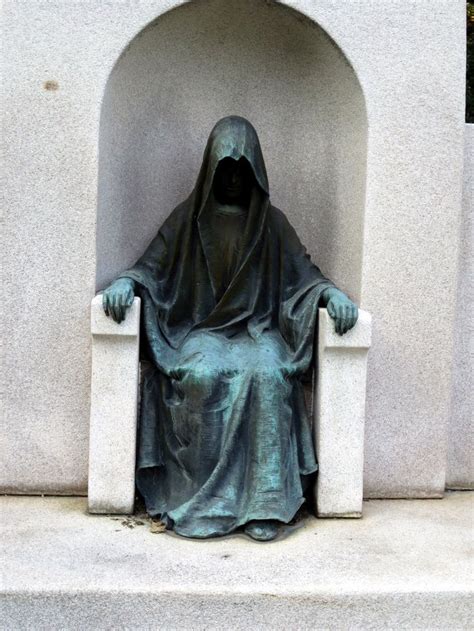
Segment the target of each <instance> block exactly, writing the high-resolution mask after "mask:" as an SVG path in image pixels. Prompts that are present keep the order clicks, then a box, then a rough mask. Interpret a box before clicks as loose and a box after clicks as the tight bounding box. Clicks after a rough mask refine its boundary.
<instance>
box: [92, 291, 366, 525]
mask: <svg viewBox="0 0 474 631" xmlns="http://www.w3.org/2000/svg"><path fill="white" fill-rule="evenodd" d="M91 331H92V385H91V427H90V454H89V493H88V495H89V512H91V513H117V514H128V513H132V512H133V504H134V497H135V458H136V433H137V411H138V396H139V395H138V383H139V355H138V352H139V335H140V299H139V298H135V300H134V303H133V306H132V308H131V309H130V310H129V312H128V314H127V318H126V320H125V321H124V322H122V323H121V324H116V323H115V322H114V321H113V320H112V319H111V318H108V317H106V315H105V314H104V312H103V309H102V297H101V296H96V297H95V298H94V299H93V300H92V313H91ZM370 337H371V318H370V315H369V314H368V313H366V312H365V311H360V312H359V320H358V322H357V324H356V326H355V327H354V329H352V331H349V333H346V335H344V336H343V337H341V336H339V335H337V334H336V333H335V332H334V325H333V323H332V321H331V319H330V317H329V316H328V314H327V311H326V309H320V310H319V333H318V341H317V350H318V369H317V374H316V397H315V402H316V405H315V422H314V427H315V445H316V451H317V455H318V462H319V474H318V478H317V484H316V488H315V493H316V507H317V514H318V516H320V517H360V516H361V514H362V488H363V484H362V482H363V480H362V471H363V458H364V417H365V385H366V365H367V351H368V349H369V346H370Z"/></svg>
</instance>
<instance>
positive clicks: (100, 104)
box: [2, 0, 465, 497]
mask: <svg viewBox="0 0 474 631" xmlns="http://www.w3.org/2000/svg"><path fill="white" fill-rule="evenodd" d="M432 4H433V3H432ZM434 4H435V5H436V6H435V8H433V7H432V10H430V11H429V12H428V11H426V7H425V6H424V3H420V2H416V1H415V0H392V1H391V2H390V3H384V6H383V10H381V5H380V3H378V2H374V1H373V0H352V1H350V2H346V3H345V4H344V8H343V9H342V8H341V4H340V3H339V2H334V1H333V0H320V1H318V2H317V3H316V2H313V1H311V0H289V1H287V2H284V3H283V2H281V3H279V4H278V5H276V4H274V3H272V2H267V1H264V0H255V1H252V2H249V1H248V0H247V1H246V0H242V1H241V2H234V0H231V1H230V2H223V0H221V1H220V2H217V0H202V2H190V3H186V2H180V1H173V0H136V1H135V2H133V3H131V2H128V1H122V0H113V1H111V2H106V3H105V2H101V1H100V0H90V1H87V2H68V3H65V2H62V1H60V0H41V1H39V2H37V3H25V2H19V1H17V0H7V1H6V2H5V3H4V22H5V40H6V41H5V54H4V56H5V63H4V76H5V81H4V90H5V96H6V108H5V109H6V114H5V126H4V129H5V132H4V141H5V147H6V157H7V159H6V169H5V170H6V178H5V181H6V189H7V200H8V203H7V205H6V229H5V231H4V239H5V241H4V253H5V258H6V265H5V272H4V275H5V282H4V296H5V298H4V311H5V324H4V332H5V334H6V335H5V338H6V340H7V344H6V352H5V354H4V362H5V368H4V370H3V377H4V380H5V385H4V391H5V393H6V396H5V400H6V405H5V411H6V414H5V416H6V419H7V420H6V430H7V431H6V433H7V441H5V443H4V445H3V447H2V449H4V450H5V457H4V458H3V462H4V465H5V466H4V473H3V474H2V488H3V489H4V491H5V492H22V493H39V492H47V493H83V492H85V490H86V484H87V479H86V476H87V449H88V444H87V442H88V421H89V397H90V392H89V390H90V365H91V363H90V339H89V308H90V300H91V298H92V296H93V295H94V292H95V290H96V272H97V280H98V284H99V286H101V285H102V284H103V283H104V282H106V281H107V280H108V279H109V278H111V277H112V276H113V275H114V274H115V272H116V271H118V270H119V269H120V267H121V266H122V264H125V263H128V261H129V260H132V259H133V258H134V257H135V255H136V254H137V253H138V252H139V251H140V250H141V249H142V248H143V246H144V244H145V241H146V239H147V238H148V235H149V232H150V231H152V229H153V230H154V229H155V228H156V227H157V226H158V224H159V221H160V219H161V218H162V217H163V216H164V215H165V214H166V213H167V212H168V211H169V210H171V207H172V206H173V205H174V203H175V202H176V201H178V200H179V199H180V197H182V195H183V194H185V193H186V192H187V191H188V190H189V187H190V185H191V183H192V181H193V180H194V177H195V174H196V170H197V164H198V162H199V157H200V151H201V149H202V145H203V142H204V140H205V138H206V135H207V133H208V131H209V128H210V126H211V124H212V123H213V122H214V119H216V118H218V117H220V116H223V115H225V114H228V113H229V112H230V111H236V110H237V113H241V114H244V115H247V116H249V117H250V118H252V119H253V120H254V121H255V123H256V126H257V127H258V129H259V131H260V132H261V135H262V141H263V145H264V150H265V153H266V156H267V162H268V166H269V171H270V178H271V185H272V191H274V202H275V203H277V204H279V205H280V206H282V208H283V209H284V210H286V211H287V212H288V214H289V215H290V217H291V219H292V221H293V222H294V223H295V225H296V227H297V229H298V230H299V232H300V233H301V236H302V238H303V240H304V241H305V243H306V244H307V245H308V247H309V249H310V251H311V252H312V254H313V255H314V258H315V259H316V260H317V261H318V262H319V263H320V264H321V265H322V267H323V268H325V270H326V271H327V272H328V273H329V274H332V275H333V276H334V277H335V279H336V280H337V281H338V282H339V283H340V284H341V285H342V286H343V287H344V288H346V289H348V290H349V291H350V292H351V293H352V294H353V295H354V296H355V297H360V301H361V305H362V307H363V308H364V309H366V310H367V311H369V312H371V313H372V315H373V346H372V349H371V353H370V358H369V371H368V392H367V420H366V428H367V432H366V463H365V493H366V495H367V496H369V497H382V496H384V497H424V496H438V495H440V494H441V493H442V491H443V489H444V486H445V474H446V452H447V447H446V444H447V443H446V428H447V420H448V417H449V416H451V417H452V412H451V400H452V397H451V365H452V356H453V355H452V353H453V331H454V326H455V322H456V296H457V287H458V285H457V266H458V260H459V256H460V240H459V218H460V213H461V190H462V164H463V135H464V122H463V110H464V56H465V46H464V8H465V7H464V2H463V0H436V1H435V3H434ZM284 5H287V6H284ZM176 7H178V8H176ZM171 9H175V11H173V12H171V13H167V11H169V10H171ZM290 9H293V10H290ZM160 16H162V17H160ZM183 38H184V43H183ZM184 148H187V151H188V153H187V154H185V156H184V157H183V149H184ZM303 154H305V155H303ZM154 167H156V170H155V168H154ZM96 230H97V249H96ZM132 235H136V236H133V237H132ZM122 251H123V252H124V254H123V258H122V255H121V254H120V252H122ZM453 427H454V425H453ZM453 431H455V430H453Z"/></svg>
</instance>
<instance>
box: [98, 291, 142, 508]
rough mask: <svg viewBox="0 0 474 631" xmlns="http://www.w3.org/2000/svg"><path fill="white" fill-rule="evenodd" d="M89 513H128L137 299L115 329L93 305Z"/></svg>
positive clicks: (134, 414)
mask: <svg viewBox="0 0 474 631" xmlns="http://www.w3.org/2000/svg"><path fill="white" fill-rule="evenodd" d="M91 333H92V380H91V421H90V444H89V486H88V496H89V512H91V513H132V512H133V505H134V499H135V454H136V436H137V412H138V376H139V365H138V349H139V338H140V299H139V298H135V300H134V303H133V305H132V307H131V308H130V309H129V311H128V315H127V318H126V319H125V321H124V322H121V323H120V324H117V323H116V322H114V321H113V320H112V318H108V317H107V316H106V315H105V313H104V310H103V309H102V296H100V295H99V296H96V297H95V298H94V299H93V301H92V305H91Z"/></svg>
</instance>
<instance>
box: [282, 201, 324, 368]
mask: <svg viewBox="0 0 474 631" xmlns="http://www.w3.org/2000/svg"><path fill="white" fill-rule="evenodd" d="M278 214H279V217H278V224H279V241H280V297H281V301H280V308H279V329H280V332H281V334H282V336H283V338H284V339H285V341H286V343H287V344H288V345H289V347H290V348H291V350H292V351H293V353H294V356H293V361H294V362H295V363H296V364H297V367H298V370H301V371H303V372H304V371H306V370H307V369H308V368H309V366H310V363H311V360H312V357H313V345H314V336H315V331H316V324H317V313H318V306H319V304H320V302H321V296H322V293H323V292H324V290H325V289H327V288H328V287H334V284H333V283H332V282H331V281H330V280H329V279H328V278H326V277H325V276H324V275H323V273H322V272H321V270H320V269H319V267H317V265H315V264H314V263H313V262H312V261H311V259H310V256H309V254H308V253H307V251H306V248H305V247H304V246H303V244H302V243H301V241H300V240H299V238H298V235H297V234H296V232H295V230H294V228H293V227H292V226H291V225H290V223H289V221H288V220H287V219H286V217H285V216H284V215H283V213H281V212H280V211H278Z"/></svg>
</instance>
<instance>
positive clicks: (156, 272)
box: [119, 230, 168, 303]
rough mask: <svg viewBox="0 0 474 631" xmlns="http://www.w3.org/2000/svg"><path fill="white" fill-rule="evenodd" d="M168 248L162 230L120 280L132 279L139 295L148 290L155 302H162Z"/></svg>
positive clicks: (123, 273)
mask: <svg viewBox="0 0 474 631" xmlns="http://www.w3.org/2000/svg"><path fill="white" fill-rule="evenodd" d="M167 254H168V247H167V243H166V238H165V235H164V234H163V231H162V230H160V231H159V232H158V234H157V235H156V237H155V238H154V239H153V241H152V242H151V243H150V245H149V246H148V247H147V249H146V250H145V252H144V253H143V255H142V256H141V257H140V258H139V259H138V261H137V262H136V263H135V265H133V267H130V268H129V269H127V270H125V271H124V272H122V273H121V274H120V276H119V278H131V279H132V280H134V281H135V282H136V283H137V284H138V285H139V288H138V293H140V294H141V293H142V292H143V290H146V291H147V292H148V293H149V295H150V296H151V298H152V300H153V302H155V303H159V302H160V295H159V294H160V285H161V284H162V283H163V281H164V280H165V269H166V262H167V258H168V257H167Z"/></svg>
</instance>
